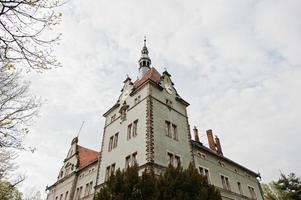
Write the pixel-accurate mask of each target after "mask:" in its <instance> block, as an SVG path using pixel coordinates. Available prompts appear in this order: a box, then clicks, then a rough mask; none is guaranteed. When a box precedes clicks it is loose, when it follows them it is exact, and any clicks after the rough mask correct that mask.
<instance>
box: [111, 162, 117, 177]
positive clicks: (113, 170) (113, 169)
mask: <svg viewBox="0 0 301 200" xmlns="http://www.w3.org/2000/svg"><path fill="white" fill-rule="evenodd" d="M115 166H116V164H115V163H114V164H112V165H111V170H110V175H113V174H114V173H115Z"/></svg>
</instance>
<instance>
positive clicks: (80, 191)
mask: <svg viewBox="0 0 301 200" xmlns="http://www.w3.org/2000/svg"><path fill="white" fill-rule="evenodd" d="M82 191H83V186H80V187H79V192H78V199H80V197H81V196H82Z"/></svg>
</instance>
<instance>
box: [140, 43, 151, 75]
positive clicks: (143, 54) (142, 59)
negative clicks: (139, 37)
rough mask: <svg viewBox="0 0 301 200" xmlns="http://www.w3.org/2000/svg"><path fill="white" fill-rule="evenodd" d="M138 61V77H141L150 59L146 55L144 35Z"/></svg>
mask: <svg viewBox="0 0 301 200" xmlns="http://www.w3.org/2000/svg"><path fill="white" fill-rule="evenodd" d="M138 63H139V75H140V77H139V78H142V77H143V76H144V75H145V74H146V72H147V71H148V70H149V69H150V65H151V59H150V58H149V56H148V49H147V47H146V38H145V37H144V46H143V47H142V50H141V57H140V59H139V61H138Z"/></svg>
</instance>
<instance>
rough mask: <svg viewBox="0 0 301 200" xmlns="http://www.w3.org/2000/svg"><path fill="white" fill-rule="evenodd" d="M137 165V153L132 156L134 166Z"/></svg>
mask: <svg viewBox="0 0 301 200" xmlns="http://www.w3.org/2000/svg"><path fill="white" fill-rule="evenodd" d="M136 163H137V152H135V153H133V154H132V166H134V165H135V164H136Z"/></svg>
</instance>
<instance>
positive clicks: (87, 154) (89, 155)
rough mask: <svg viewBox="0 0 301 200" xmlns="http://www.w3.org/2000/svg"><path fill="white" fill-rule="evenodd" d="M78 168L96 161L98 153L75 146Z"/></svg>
mask: <svg viewBox="0 0 301 200" xmlns="http://www.w3.org/2000/svg"><path fill="white" fill-rule="evenodd" d="M77 149H78V158H79V167H84V166H86V165H88V164H89V163H90V162H91V161H93V160H95V159H97V157H98V156H99V154H100V153H99V152H97V151H94V150H91V149H88V148H85V147H82V146H80V145H77Z"/></svg>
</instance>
